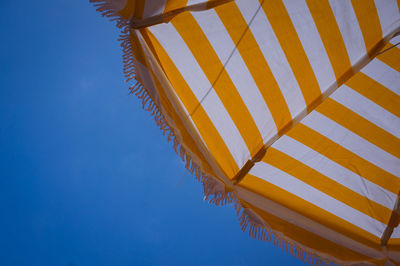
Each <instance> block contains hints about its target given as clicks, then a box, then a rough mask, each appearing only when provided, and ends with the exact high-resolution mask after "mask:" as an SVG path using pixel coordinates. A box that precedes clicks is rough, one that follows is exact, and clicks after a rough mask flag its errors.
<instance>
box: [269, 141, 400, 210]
mask: <svg viewBox="0 0 400 266" xmlns="http://www.w3.org/2000/svg"><path fill="white" fill-rule="evenodd" d="M272 147H273V148H275V149H277V150H279V151H281V152H283V153H285V154H287V155H289V156H290V157H292V158H294V159H296V160H298V161H299V162H301V163H303V164H305V165H307V166H308V167H310V168H312V169H314V170H316V171H318V172H320V173H321V174H323V175H325V176H327V177H329V178H330V179H332V180H334V181H336V182H337V183H339V184H341V185H343V186H345V187H347V188H349V189H351V190H353V191H354V192H356V193H358V194H360V195H362V196H364V197H366V198H368V199H370V200H372V201H375V202H377V203H379V204H381V205H383V206H385V207H387V208H389V209H393V206H394V204H395V201H396V199H397V195H396V194H394V193H392V192H390V191H388V190H386V189H384V188H382V187H380V186H378V185H376V184H375V183H373V182H371V181H369V180H367V179H365V178H363V177H362V176H360V175H359V174H356V173H354V172H352V171H350V170H348V169H347V168H344V167H343V166H341V165H340V164H337V163H335V162H334V161H332V160H330V159H329V158H327V157H325V156H324V155H322V154H320V153H318V152H316V151H315V150H313V149H311V148H309V147H308V146H306V145H304V144H303V143H301V142H298V141H297V140H295V139H293V138H291V137H289V136H286V135H285V136H283V137H281V138H280V139H279V140H278V141H277V142H275V143H274V144H273V145H272Z"/></svg>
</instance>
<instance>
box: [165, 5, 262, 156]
mask: <svg viewBox="0 0 400 266" xmlns="http://www.w3.org/2000/svg"><path fill="white" fill-rule="evenodd" d="M172 24H173V25H174V27H175V28H176V29H177V31H178V32H179V34H180V35H181V37H182V39H183V40H184V41H185V42H186V44H187V46H188V48H189V49H190V50H191V52H192V54H193V56H194V57H195V58H196V60H197V62H198V64H199V65H200V67H201V68H202V70H203V72H204V73H205V75H206V76H207V78H208V80H209V81H210V84H212V88H205V89H207V90H208V89H214V90H215V92H216V93H217V94H218V96H219V98H220V99H221V101H222V103H223V104H224V106H225V109H226V110H227V111H228V113H229V115H230V117H231V118H232V120H233V121H234V123H235V125H236V127H237V128H238V130H239V132H240V134H241V135H242V137H243V140H244V141H245V143H246V144H247V147H248V149H249V151H250V154H251V155H252V156H253V155H255V154H256V153H257V152H258V151H259V150H260V149H261V148H262V146H263V140H262V137H261V134H260V132H259V131H258V128H257V126H256V124H255V122H254V120H253V118H252V117H251V115H250V113H249V111H248V109H247V107H246V105H245V103H244V102H243V99H242V98H241V96H240V95H239V93H238V91H237V90H236V88H235V86H234V84H233V83H232V81H231V79H230V77H229V75H228V74H227V73H226V70H225V69H224V65H223V63H225V62H223V63H221V61H220V60H219V58H218V56H217V54H216V53H215V51H214V49H213V47H212V46H211V44H210V42H209V41H208V39H207V36H206V35H205V34H204V32H203V31H202V30H201V28H200V26H199V25H198V24H197V22H196V20H195V19H194V18H193V16H192V14H190V13H182V14H181V15H179V16H177V17H175V18H174V19H173V20H172ZM191 111H192V110H191Z"/></svg>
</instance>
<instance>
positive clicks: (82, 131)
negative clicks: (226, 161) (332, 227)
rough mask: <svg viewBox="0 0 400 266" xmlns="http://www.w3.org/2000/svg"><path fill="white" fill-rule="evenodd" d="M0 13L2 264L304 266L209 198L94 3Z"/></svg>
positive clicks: (62, 2)
mask: <svg viewBox="0 0 400 266" xmlns="http://www.w3.org/2000/svg"><path fill="white" fill-rule="evenodd" d="M0 13H1V15H0V36H1V39H0V123H1V124H0V125H1V126H0V210H1V212H0V213H1V218H0V265H66V266H67V265H68V266H72V265H75V266H79V265H294V264H297V265H300V264H301V262H299V261H298V260H296V259H294V258H293V257H292V256H291V255H289V254H286V253H285V252H283V251H281V250H280V249H278V248H276V247H274V246H273V245H272V244H270V243H265V242H261V241H258V240H254V239H252V238H250V237H249V236H248V234H247V233H243V232H242V231H241V229H240V226H239V223H238V221H237V217H236V215H235V211H234V209H233V207H232V206H228V207H216V206H211V205H209V204H208V203H206V202H203V200H202V198H203V193H202V187H201V184H200V183H198V182H197V181H195V179H194V177H192V176H191V175H190V174H189V173H187V172H186V170H185V168H184V165H183V163H182V162H181V161H180V159H179V157H178V156H177V155H175V153H174V151H173V149H172V146H171V144H170V143H167V140H166V137H164V136H162V134H161V131H160V130H159V129H158V128H157V126H156V124H155V122H154V121H153V118H152V117H151V116H150V114H148V113H147V112H145V111H143V110H142V109H141V104H140V103H139V100H137V99H136V98H135V97H134V96H131V95H128V89H127V85H126V84H125V83H124V82H123V80H124V78H123V75H122V59H121V49H120V47H119V43H118V42H117V38H118V34H119V32H118V30H117V28H116V27H115V26H114V25H113V23H111V22H109V21H107V20H106V19H104V18H102V17H101V16H100V14H99V13H97V12H95V8H94V7H93V6H91V5H90V4H89V3H88V1H86V0H80V1H78V0H58V1H49V0H47V1H46V0H44V1H11V0H3V1H1V3H0Z"/></svg>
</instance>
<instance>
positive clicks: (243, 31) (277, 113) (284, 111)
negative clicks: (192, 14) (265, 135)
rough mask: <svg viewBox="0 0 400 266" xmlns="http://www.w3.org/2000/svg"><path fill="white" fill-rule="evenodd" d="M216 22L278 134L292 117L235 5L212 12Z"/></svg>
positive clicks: (288, 124)
mask: <svg viewBox="0 0 400 266" xmlns="http://www.w3.org/2000/svg"><path fill="white" fill-rule="evenodd" d="M215 11H216V12H217V14H218V16H219V18H220V19H221V21H222V23H223V24H224V25H225V28H226V30H227V32H228V33H229V35H230V36H231V38H232V40H233V42H234V43H235V44H236V45H237V49H238V51H239V53H240V55H241V57H242V58H243V61H244V62H245V64H246V66H247V68H248V70H249V72H250V73H251V75H252V77H253V79H254V81H255V83H256V84H257V87H258V89H259V90H260V92H261V94H262V96H263V98H264V101H265V102H266V104H267V106H268V109H269V110H270V112H271V114H272V117H273V118H274V121H275V125H276V128H277V129H278V132H279V133H280V134H282V131H285V129H287V128H289V127H290V126H291V124H292V117H291V115H290V111H289V108H288V106H287V104H286V101H285V98H284V97H283V95H282V92H281V90H280V88H279V86H278V84H277V83H276V80H275V77H274V76H273V74H272V72H271V70H270V68H269V66H268V64H267V61H266V60H265V58H264V56H263V54H262V52H261V50H260V47H259V46H258V44H257V41H256V40H255V38H254V36H253V34H252V33H251V31H250V30H249V29H248V26H247V23H246V21H245V20H244V18H243V16H242V14H241V12H240V10H239V8H238V7H237V5H236V3H234V2H232V3H228V4H225V5H223V6H221V7H217V8H215Z"/></svg>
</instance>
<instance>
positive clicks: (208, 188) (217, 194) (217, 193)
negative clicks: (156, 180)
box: [90, 0, 239, 206]
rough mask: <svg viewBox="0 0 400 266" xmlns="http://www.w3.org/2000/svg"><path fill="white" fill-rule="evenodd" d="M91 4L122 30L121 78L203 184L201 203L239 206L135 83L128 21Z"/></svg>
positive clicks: (106, 6) (100, 0)
mask: <svg viewBox="0 0 400 266" xmlns="http://www.w3.org/2000/svg"><path fill="white" fill-rule="evenodd" d="M90 2H91V3H95V4H94V6H95V7H96V10H97V11H99V12H101V15H102V16H104V17H107V18H110V20H111V21H116V23H117V27H118V28H120V29H121V34H120V37H119V38H118V41H120V45H121V47H122V51H123V56H122V62H123V72H124V76H125V78H126V82H131V81H132V80H134V84H133V85H132V86H131V87H130V88H129V93H130V94H134V95H135V96H136V97H137V98H138V99H140V100H141V102H142V107H143V109H144V110H145V111H148V112H150V113H151V115H152V116H153V117H154V120H155V122H156V124H157V126H158V127H159V128H160V129H161V131H162V133H163V135H167V138H168V142H171V141H172V143H173V148H174V150H175V152H176V154H177V155H179V156H180V158H181V159H182V161H183V162H184V163H185V168H186V169H187V170H188V171H189V172H190V173H191V174H193V175H195V177H196V179H197V180H198V181H199V182H201V183H202V184H203V188H204V195H205V197H204V200H207V201H208V202H209V203H211V204H215V205H226V204H230V203H235V206H236V205H238V204H239V201H238V200H237V196H236V194H235V192H234V191H233V190H232V191H226V189H225V185H224V184H223V183H222V182H219V181H218V180H216V179H215V178H213V177H210V176H208V175H207V174H206V173H204V172H203V171H202V169H201V167H200V166H199V165H197V164H196V163H195V162H194V161H193V160H192V158H191V156H190V155H189V153H188V152H187V151H186V149H185V148H184V147H183V146H182V145H181V144H180V142H179V140H178V138H177V137H176V135H175V133H174V131H173V129H172V127H170V126H169V124H168V122H167V121H166V119H165V118H164V116H163V114H162V113H161V111H160V109H159V108H158V106H157V104H156V103H155V102H154V101H153V99H152V97H151V95H150V93H149V92H148V91H147V90H146V88H144V87H143V85H142V84H141V83H140V82H139V81H137V80H135V74H136V73H135V65H134V54H133V47H132V42H131V38H130V30H131V29H130V27H129V21H127V20H125V19H123V18H122V17H120V16H119V14H118V13H117V12H116V10H115V9H113V6H112V5H111V4H110V3H108V2H106V1H105V0H90Z"/></svg>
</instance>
